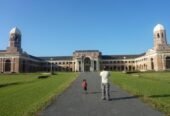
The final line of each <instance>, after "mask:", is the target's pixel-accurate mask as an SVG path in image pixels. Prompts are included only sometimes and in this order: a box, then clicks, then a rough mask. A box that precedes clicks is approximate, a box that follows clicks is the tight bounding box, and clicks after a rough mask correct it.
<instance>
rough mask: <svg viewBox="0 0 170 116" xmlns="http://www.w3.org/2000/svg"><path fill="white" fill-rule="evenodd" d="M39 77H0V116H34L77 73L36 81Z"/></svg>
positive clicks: (34, 75) (61, 74) (22, 75)
mask: <svg viewBox="0 0 170 116" xmlns="http://www.w3.org/2000/svg"><path fill="white" fill-rule="evenodd" d="M39 75H40V74H37V73H35V74H16V75H0V116H30V115H35V114H36V113H37V112H38V111H40V110H42V109H43V108H44V107H45V106H46V105H48V104H49V103H50V101H52V99H53V98H54V96H56V95H59V94H60V93H61V92H63V91H64V90H65V89H66V88H67V87H68V86H69V85H70V84H71V82H73V80H75V79H76V77H77V73H58V74H57V75H52V76H50V77H48V78H46V79H38V78H37V77H38V76H39Z"/></svg>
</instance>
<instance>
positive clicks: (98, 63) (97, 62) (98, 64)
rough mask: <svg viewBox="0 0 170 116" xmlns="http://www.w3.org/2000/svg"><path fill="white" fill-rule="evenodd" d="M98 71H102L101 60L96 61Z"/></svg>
mask: <svg viewBox="0 0 170 116" xmlns="http://www.w3.org/2000/svg"><path fill="white" fill-rule="evenodd" d="M96 70H97V71H100V60H99V59H97V60H96Z"/></svg>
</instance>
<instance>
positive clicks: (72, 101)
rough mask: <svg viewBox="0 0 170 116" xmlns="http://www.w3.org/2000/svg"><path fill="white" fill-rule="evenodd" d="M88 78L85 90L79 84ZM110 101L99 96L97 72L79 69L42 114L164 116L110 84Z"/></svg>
mask: <svg viewBox="0 0 170 116" xmlns="http://www.w3.org/2000/svg"><path fill="white" fill-rule="evenodd" d="M83 79H87V82H88V94H85V93H84V92H83V91H82V88H81V82H82V80H83ZM110 92H111V101H103V100H101V89H100V77H99V75H98V74H97V73H91V72H88V73H81V74H80V76H79V77H78V79H77V80H76V81H75V82H74V83H73V84H72V85H71V87H70V88H69V89H68V90H66V91H65V92H64V93H63V94H62V95H60V96H59V97H57V98H56V100H55V101H54V102H53V103H52V104H51V105H49V106H48V107H47V108H46V109H45V110H44V111H43V112H42V113H41V114H40V115H42V116H163V114H162V113H160V112H158V111H156V110H153V109H152V108H150V107H149V106H147V105H146V104H144V103H142V102H141V101H140V100H138V99H137V98H136V97H134V96H130V95H129V94H128V93H127V92H125V91H123V90H121V89H119V88H118V87H116V86H114V85H111V88H110Z"/></svg>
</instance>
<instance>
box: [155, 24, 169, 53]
mask: <svg viewBox="0 0 170 116" xmlns="http://www.w3.org/2000/svg"><path fill="white" fill-rule="evenodd" d="M153 35H154V50H164V49H165V48H166V46H167V39H166V30H165V28H164V26H163V25H161V24H157V25H156V26H155V27H154V30H153Z"/></svg>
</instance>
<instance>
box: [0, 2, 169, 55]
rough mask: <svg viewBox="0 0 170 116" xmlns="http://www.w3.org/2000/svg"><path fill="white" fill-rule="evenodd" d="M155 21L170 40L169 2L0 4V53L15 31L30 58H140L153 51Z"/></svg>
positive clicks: (7, 44)
mask: <svg viewBox="0 0 170 116" xmlns="http://www.w3.org/2000/svg"><path fill="white" fill-rule="evenodd" d="M158 23H160V24H162V25H164V27H165V28H166V34H167V41H168V42H170V1H169V0H0V50H4V49H6V48H7V47H8V46H9V32H10V30H11V29H12V28H13V27H18V28H19V29H20V31H21V33H22V49H23V51H26V52H27V53H29V54H31V55H34V56H68V55H72V53H73V52H74V51H75V50H100V51H101V52H102V54H104V55H116V54H117V55H119V54H140V53H144V52H146V51H147V50H148V49H150V48H152V47H153V28H154V27H155V26H156V24H158Z"/></svg>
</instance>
